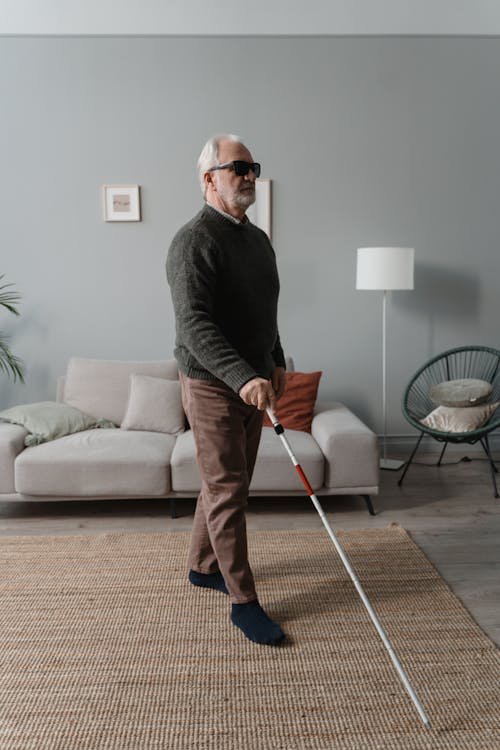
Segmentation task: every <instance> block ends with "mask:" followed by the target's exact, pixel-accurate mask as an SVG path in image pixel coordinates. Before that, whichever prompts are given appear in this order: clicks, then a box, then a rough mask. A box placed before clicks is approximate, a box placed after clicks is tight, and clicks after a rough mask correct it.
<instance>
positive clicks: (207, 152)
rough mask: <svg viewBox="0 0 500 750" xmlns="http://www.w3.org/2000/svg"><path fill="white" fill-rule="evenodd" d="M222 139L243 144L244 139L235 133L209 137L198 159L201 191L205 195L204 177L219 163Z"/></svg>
mask: <svg viewBox="0 0 500 750" xmlns="http://www.w3.org/2000/svg"><path fill="white" fill-rule="evenodd" d="M222 141H232V142H233V143H241V144H243V141H242V140H241V138H240V137H239V135H233V134H232V133H225V134H221V135H214V136H212V138H209V139H208V141H207V142H206V143H205V145H204V146H203V149H202V152H201V154H200V157H199V159H198V179H199V181H200V186H201V192H202V193H203V197H205V194H206V192H207V188H206V185H205V180H204V179H203V175H204V174H205V172H208V170H209V169H211V168H212V167H216V166H217V165H218V163H219V146H220V144H221V143H222Z"/></svg>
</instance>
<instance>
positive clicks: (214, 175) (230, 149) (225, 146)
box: [210, 141, 255, 213]
mask: <svg viewBox="0 0 500 750" xmlns="http://www.w3.org/2000/svg"><path fill="white" fill-rule="evenodd" d="M237 160H241V161H248V162H253V158H252V155H251V153H250V151H249V150H248V149H247V148H246V147H245V146H244V145H243V144H242V143H235V142H234V141H222V143H220V145H219V164H225V163H226V162H228V161H237ZM210 175H211V179H212V182H213V189H214V190H215V191H216V193H217V195H218V197H219V198H220V199H221V201H222V203H223V205H224V206H225V210H226V211H228V212H229V213H232V212H234V211H236V212H238V213H245V211H246V210H247V208H248V207H249V206H251V205H252V203H255V174H254V173H253V172H252V171H250V172H248V174H246V175H244V176H243V177H238V175H237V174H235V172H234V170H233V169H231V168H228V169H220V170H217V171H216V172H210Z"/></svg>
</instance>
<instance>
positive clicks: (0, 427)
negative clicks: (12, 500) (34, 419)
mask: <svg viewBox="0 0 500 750" xmlns="http://www.w3.org/2000/svg"><path fill="white" fill-rule="evenodd" d="M27 434H28V430H25V429H24V427H20V426H19V425H17V424H9V423H8V422H0V493H1V494H4V493H11V492H15V491H16V489H15V479H14V461H15V460H16V458H17V456H18V455H19V454H20V453H21V452H22V451H23V450H24V438H25V437H26V435H27Z"/></svg>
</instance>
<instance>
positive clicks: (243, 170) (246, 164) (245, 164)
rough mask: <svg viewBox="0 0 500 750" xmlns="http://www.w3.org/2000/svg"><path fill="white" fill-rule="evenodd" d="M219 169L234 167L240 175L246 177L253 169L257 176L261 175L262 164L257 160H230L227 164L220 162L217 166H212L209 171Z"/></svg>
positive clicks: (235, 171)
mask: <svg viewBox="0 0 500 750" xmlns="http://www.w3.org/2000/svg"><path fill="white" fill-rule="evenodd" d="M218 169H232V170H234V173H235V174H236V175H238V177H244V176H245V175H247V174H248V173H249V172H250V171H252V172H253V173H254V175H255V176H256V177H259V176H260V164H258V163H257V162H256V161H254V162H250V161H228V162H226V163H225V164H219V165H218V166H217V167H212V168H211V169H209V170H208V171H209V172H216V171H217V170H218Z"/></svg>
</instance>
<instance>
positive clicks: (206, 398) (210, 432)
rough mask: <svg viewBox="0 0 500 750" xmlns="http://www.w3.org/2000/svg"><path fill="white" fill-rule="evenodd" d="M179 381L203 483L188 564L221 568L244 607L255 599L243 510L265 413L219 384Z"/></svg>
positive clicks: (208, 570) (203, 570)
mask: <svg viewBox="0 0 500 750" xmlns="http://www.w3.org/2000/svg"><path fill="white" fill-rule="evenodd" d="M180 380H181V386H182V402H183V406H184V410H185V412H186V414H187V418H188V420H189V424H190V426H191V429H192V431H193V437H194V440H195V444H196V453H197V461H198V467H199V470H200V474H201V479H202V486H201V492H200V494H199V496H198V502H197V505H196V511H195V515H194V521H193V529H192V534H191V545H190V550H189V566H190V568H191V569H192V570H196V571H197V572H198V573H215V572H217V571H219V570H220V572H221V573H222V575H223V577H224V581H225V582H226V586H227V589H228V591H229V594H230V596H231V600H232V601H233V602H235V603H238V604H243V603H245V602H249V601H252V600H253V599H256V598H257V595H256V592H255V583H254V578H253V574H252V571H251V569H250V565H249V562H248V548H247V533H246V520H245V508H246V506H247V504H248V488H249V485H250V480H251V478H252V473H253V469H254V466H255V459H256V457H257V449H258V447H259V441H260V434H261V430H262V420H263V414H264V413H263V412H262V411H259V410H258V409H257V408H256V407H254V406H248V405H247V404H245V403H244V402H243V401H242V400H241V398H240V397H239V396H238V394H237V393H235V392H234V391H232V390H231V389H230V388H229V387H228V386H227V385H225V384H224V383H223V382H222V381H220V380H215V381H214V380H196V379H193V378H188V377H186V376H185V375H183V374H182V373H181V374H180Z"/></svg>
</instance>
